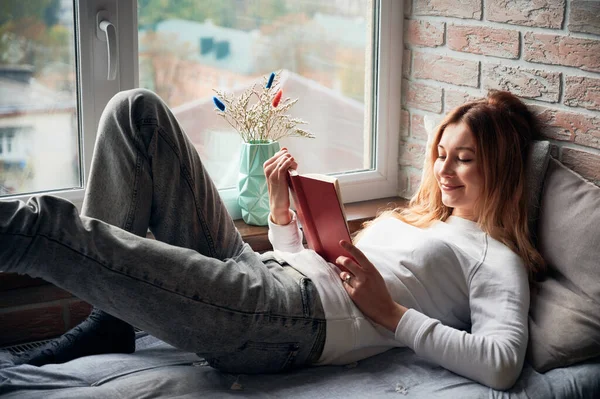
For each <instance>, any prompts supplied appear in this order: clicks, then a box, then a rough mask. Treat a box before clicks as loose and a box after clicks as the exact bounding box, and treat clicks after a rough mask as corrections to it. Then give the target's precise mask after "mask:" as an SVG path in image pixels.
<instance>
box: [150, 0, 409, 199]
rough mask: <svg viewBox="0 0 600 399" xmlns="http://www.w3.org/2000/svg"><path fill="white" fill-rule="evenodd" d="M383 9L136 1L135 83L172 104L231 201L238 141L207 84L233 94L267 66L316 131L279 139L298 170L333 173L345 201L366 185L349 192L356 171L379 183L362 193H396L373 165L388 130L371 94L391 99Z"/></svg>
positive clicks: (280, 1)
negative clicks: (137, 77)
mask: <svg viewBox="0 0 600 399" xmlns="http://www.w3.org/2000/svg"><path fill="white" fill-rule="evenodd" d="M396 3H397V2H396ZM396 5H397V4H396ZM391 7H392V2H387V1H382V2H379V1H377V0H338V1H330V2H315V1H311V0H294V1H285V0H253V1H239V0H223V1H220V2H216V3H209V2H191V3H185V4H183V3H181V2H179V1H177V0H170V1H161V2H157V1H153V0H138V32H139V33H138V49H139V63H140V64H139V65H140V85H141V86H142V87H146V88H149V89H151V90H154V91H156V92H157V93H158V94H159V95H160V96H161V97H162V98H163V99H164V100H165V101H166V102H167V104H169V105H170V106H171V107H172V108H173V112H174V114H175V116H176V117H177V118H178V120H179V121H180V123H181V124H182V125H183V128H184V130H185V131H186V132H187V134H188V135H189V136H190V138H191V140H192V142H193V143H194V145H195V146H196V149H197V150H198V152H199V153H200V157H201V159H202V160H203V162H204V165H205V167H206V168H207V170H208V172H209V174H211V176H212V178H213V180H214V181H215V183H216V185H217V187H218V188H219V189H220V190H221V193H222V195H223V196H224V197H225V198H226V199H230V201H229V202H230V205H233V204H234V203H235V194H236V190H235V185H236V182H237V173H238V163H237V161H238V157H239V155H238V154H239V148H240V144H241V139H240V137H239V135H238V134H237V132H235V130H233V128H231V127H230V126H229V125H228V124H227V123H226V122H225V121H224V120H222V119H221V118H220V117H219V116H218V115H217V114H216V113H215V112H214V105H213V103H212V96H213V95H214V91H213V89H220V90H225V91H228V92H233V93H239V92H241V91H243V90H244V89H246V88H247V87H249V86H252V85H254V84H260V83H261V82H262V77H264V76H267V75H268V74H270V73H271V71H276V70H278V71H281V78H282V82H281V86H282V89H283V91H284V95H285V96H286V97H291V98H298V99H299V101H298V103H297V104H296V105H295V106H294V107H293V108H292V109H291V110H290V114H292V115H293V116H295V117H298V118H301V119H304V120H305V121H307V122H308V125H307V126H306V128H307V129H308V130H310V131H311V132H312V133H314V135H315V136H316V138H315V139H312V140H308V139H303V138H286V139H283V140H281V145H282V146H286V147H287V148H289V149H290V151H291V152H292V153H293V154H294V155H295V156H296V158H297V159H298V160H299V162H300V168H301V170H302V171H303V172H319V173H331V174H337V175H340V178H341V179H342V180H343V181H342V183H346V184H345V185H344V184H343V188H345V191H344V196H345V198H347V199H350V198H352V200H357V199H368V198H367V195H365V194H366V193H367V192H368V191H366V190H364V187H363V189H360V190H352V189H351V187H352V186H360V185H361V184H360V183H358V182H359V181H360V180H361V178H362V179H363V181H362V183H363V184H364V183H365V182H366V180H369V179H371V180H376V179H377V178H380V179H381V180H385V179H389V180H388V181H387V187H385V188H384V187H383V186H386V184H380V187H379V188H378V189H377V190H373V191H370V192H369V193H370V194H371V195H372V196H385V195H395V194H396V192H395V187H396V184H395V179H396V177H395V173H394V172H393V171H386V173H388V175H386V176H385V177H383V174H382V173H381V172H382V170H381V169H382V168H381V165H378V164H377V161H378V160H380V161H381V159H382V158H385V156H384V154H382V153H381V151H382V149H383V148H385V147H383V148H382V147H379V148H378V146H377V145H378V139H379V140H381V139H383V137H384V136H386V134H387V133H386V131H385V130H386V128H388V127H389V126H385V125H383V124H381V121H382V119H381V118H378V116H379V117H381V116H382V115H381V114H378V113H381V112H382V107H380V108H379V109H378V104H377V103H376V101H373V99H375V98H386V96H387V97H388V98H389V97H390V94H388V93H385V87H382V86H381V85H380V84H379V85H378V83H382V82H378V80H377V78H378V76H380V74H381V72H382V71H384V72H385V66H382V65H380V62H381V61H382V60H384V61H390V60H393V57H392V56H391V54H390V50H389V48H386V49H384V48H383V47H382V46H386V45H389V43H386V40H388V37H386V36H385V35H386V34H389V32H390V31H392V29H391V28H390V26H391V24H390V21H389V20H386V18H388V17H391V16H392V15H395V17H397V18H399V19H400V20H401V18H402V17H401V13H400V14H398V12H397V11H396V14H393V13H391V12H390V9H391ZM396 22H397V21H396ZM382 28H383V29H387V32H386V31H384V32H382V31H381V29H382ZM396 29H397V27H396ZM394 32H395V34H397V35H398V36H397V39H396V40H395V42H397V40H401V35H400V34H399V33H398V32H397V31H394ZM400 42H401V41H400ZM398 47H401V46H398ZM377 50H385V51H384V52H383V53H384V54H382V51H377ZM382 55H383V57H382ZM397 70H398V71H399V70H400V69H399V67H398V69H397ZM385 81H386V83H385V84H388V83H392V82H390V81H389V80H387V79H385ZM396 86H399V85H398V84H396ZM397 96H398V97H399V94H397ZM392 103H393V104H395V105H397V106H398V108H397V110H396V112H397V113H399V102H398V101H392ZM383 108H384V107H383ZM398 125H399V123H398V124H397V125H396V130H397V129H398V127H397V126H398ZM379 144H380V145H381V142H379ZM389 144H392V143H391V142H390V143H389ZM392 145H394V144H392ZM394 148H395V145H394ZM386 155H387V154H386ZM392 156H393V159H395V155H392ZM385 162H387V160H386V161H385ZM393 168H395V165H393V166H392V169H393ZM375 174H378V176H375ZM369 175H370V176H369ZM353 191H354V192H353ZM229 208H230V210H231V209H232V208H234V207H233V206H229Z"/></svg>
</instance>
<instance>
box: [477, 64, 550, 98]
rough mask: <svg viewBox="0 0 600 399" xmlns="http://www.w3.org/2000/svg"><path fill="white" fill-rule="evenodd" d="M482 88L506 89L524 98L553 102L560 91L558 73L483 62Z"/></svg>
mask: <svg viewBox="0 0 600 399" xmlns="http://www.w3.org/2000/svg"><path fill="white" fill-rule="evenodd" d="M482 78H483V88H484V89H498V90H508V91H510V92H511V93H513V94H515V95H517V96H520V97H525V98H535V99H536V100H541V101H546V102H551V103H555V102H558V95H559V92H560V73H557V72H548V71H544V70H539V69H528V68H521V67H509V66H505V65H500V64H485V65H484V66H483V72H482Z"/></svg>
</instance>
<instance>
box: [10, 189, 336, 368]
mask: <svg viewBox="0 0 600 399" xmlns="http://www.w3.org/2000/svg"><path fill="white" fill-rule="evenodd" d="M0 243H2V245H1V247H0V265H2V268H3V270H4V271H9V272H18V273H27V274H30V275H32V276H35V277H41V278H43V279H45V280H47V281H50V282H52V283H54V284H56V285H58V286H59V287H62V288H64V289H67V290H69V291H71V292H73V293H74V294H75V295H77V296H78V297H80V298H82V299H84V300H86V301H88V302H90V303H92V304H93V305H95V306H98V307H100V308H101V309H105V310H106V311H108V312H109V313H111V314H113V315H115V316H117V317H119V318H121V319H123V320H125V321H128V322H130V323H133V324H135V325H139V326H140V327H141V328H143V329H145V330H146V331H148V332H149V333H151V334H153V335H155V336H157V337H158V338H160V339H163V340H164V341H166V342H168V343H170V344H172V345H174V346H177V347H179V348H182V349H185V350H189V351H195V352H200V353H201V354H203V355H204V356H208V357H211V358H218V357H219V356H221V355H223V354H227V353H232V352H236V351H238V350H239V349H240V347H242V346H244V345H245V344H247V343H248V342H249V341H253V340H258V341H263V342H264V341H267V342H269V343H276V344H282V343H286V342H289V336H288V334H292V332H293V331H295V330H297V331H299V332H300V333H301V334H302V335H307V337H305V338H304V339H306V340H308V341H309V342H315V340H316V332H317V331H323V329H322V328H321V327H319V328H317V324H318V325H320V326H322V325H323V323H324V321H323V320H322V317H319V318H318V319H315V317H314V316H315V315H318V316H322V310H319V309H322V307H321V305H320V302H318V299H317V300H312V301H308V302H307V301H306V300H305V299H306V298H305V297H303V296H302V295H301V291H302V290H301V288H300V286H298V284H297V283H294V284H296V287H295V289H291V287H293V285H290V284H289V282H290V277H289V275H288V274H287V273H286V272H285V270H284V268H282V267H274V268H268V267H267V266H266V265H265V264H263V262H262V261H261V259H260V258H259V257H258V255H257V254H256V253H255V252H253V251H252V250H251V249H250V247H249V246H247V245H244V248H243V250H242V251H241V253H240V254H239V255H237V256H236V257H233V258H231V259H228V260H226V261H222V260H219V259H215V258H211V257H208V256H205V255H202V254H200V253H198V252H196V251H194V250H191V249H186V248H181V247H177V246H172V245H168V244H165V243H162V242H158V241H154V240H148V239H143V238H140V237H137V236H135V235H133V234H131V233H128V232H126V231H124V230H122V229H119V228H117V227H114V226H111V225H109V224H106V223H104V222H101V221H99V220H97V219H92V218H87V217H85V216H79V215H78V214H77V210H76V209H75V207H74V206H73V205H72V204H70V203H69V202H67V201H65V200H62V199H59V198H55V197H38V198H34V199H32V200H30V201H29V202H28V203H27V204H24V203H22V202H19V201H0ZM286 328H287V330H286ZM309 330H310V331H311V332H310V333H308V334H307V331H309ZM259 332H260V333H259ZM313 333H314V334H315V335H311V334H313ZM256 334H259V335H260V336H259V337H256ZM292 341H293V340H292ZM295 350H296V351H303V354H302V356H301V357H299V359H303V361H305V360H306V359H307V358H308V356H309V354H310V353H312V352H313V347H311V346H310V345H308V346H306V345H305V346H303V347H300V346H298V348H296V349H295ZM313 360H314V359H313Z"/></svg>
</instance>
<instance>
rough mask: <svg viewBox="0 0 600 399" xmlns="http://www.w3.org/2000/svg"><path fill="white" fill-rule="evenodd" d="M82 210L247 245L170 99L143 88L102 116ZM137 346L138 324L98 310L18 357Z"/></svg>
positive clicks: (187, 239) (136, 227)
mask: <svg viewBox="0 0 600 399" xmlns="http://www.w3.org/2000/svg"><path fill="white" fill-rule="evenodd" d="M82 214H83V215H86V216H89V217H93V218H96V219H100V220H102V221H104V222H107V223H109V224H112V225H114V226H117V227H120V228H122V229H124V230H127V231H129V232H132V233H134V234H136V235H139V236H142V237H144V236H145V235H146V232H147V230H148V228H149V227H150V228H151V230H152V231H153V233H154V234H155V236H156V237H157V238H158V239H159V240H162V241H165V242H168V243H171V244H173V245H178V246H181V247H187V248H192V249H195V250H197V251H199V252H200V253H203V254H206V255H209V256H212V257H216V258H219V259H225V258H228V257H231V256H234V255H236V254H238V253H239V252H240V251H241V248H242V244H243V243H242V240H241V237H240V235H239V233H238V232H237V230H236V229H235V226H234V225H233V221H232V220H231V218H230V217H229V215H228V213H227V210H226V209H225V207H224V206H223V203H222V201H221V199H220V197H219V194H218V192H217V190H216V188H215V187H214V185H213V184H212V181H211V180H210V177H209V176H208V174H207V173H206V171H205V169H204V167H203V165H202V163H201V161H200V158H199V157H198V154H197V152H196V150H195V148H194V147H193V145H192V144H191V142H190V140H189V139H188V138H187V136H186V135H185V133H184V132H183V130H182V129H181V127H180V126H179V124H178V122H177V121H176V119H175V118H174V116H173V115H172V113H171V112H170V110H169V109H168V107H167V106H166V105H165V104H164V102H162V100H160V98H158V96H156V95H155V94H154V93H152V92H149V91H148V90H143V89H136V90H129V91H125V92H121V93H119V94H117V95H116V96H115V97H113V99H111V101H110V102H109V103H108V104H107V106H106V108H105V110H104V112H103V114H102V117H101V120H100V124H99V128H98V137H97V140H96V146H95V150H94V155H93V159H92V168H91V173H90V178H89V181H88V183H87V185H86V197H85V201H84V205H83V209H82ZM217 243H219V244H220V245H218V244H217ZM134 350H135V334H134V330H133V327H132V326H130V325H128V324H127V323H125V322H123V321H121V320H118V319H117V318H115V317H113V316H111V315H110V314H107V313H105V312H103V311H102V310H100V309H97V308H96V309H94V310H93V311H92V314H91V315H90V317H89V318H88V319H87V320H85V321H84V322H83V323H81V324H80V325H78V326H77V327H75V328H74V329H73V330H70V331H68V332H67V333H65V334H64V335H63V336H61V337H59V338H57V339H55V340H53V341H51V342H50V343H48V344H47V345H45V346H43V347H41V348H36V349H34V350H32V351H29V352H27V353H25V354H23V355H21V356H20V357H18V358H15V359H13V360H12V362H13V364H22V363H28V364H32V365H38V366H41V365H43V364H47V363H63V362H66V361H69V360H71V359H74V358H77V357H81V356H87V355H92V354H101V353H113V352H121V353H131V352H133V351H134Z"/></svg>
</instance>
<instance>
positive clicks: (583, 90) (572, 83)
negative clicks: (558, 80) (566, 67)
mask: <svg viewBox="0 0 600 399" xmlns="http://www.w3.org/2000/svg"><path fill="white" fill-rule="evenodd" d="M563 102H564V103H565V104H566V105H569V106H571V107H583V108H587V109H591V110H592V111H600V79H594V78H586V77H583V76H568V77H567V79H566V81H565V95H564V99H563Z"/></svg>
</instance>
